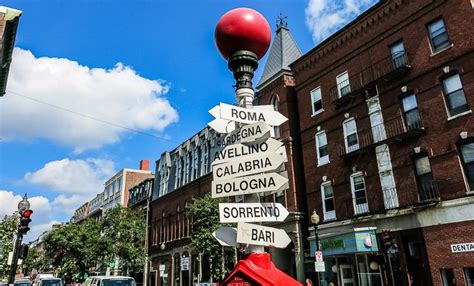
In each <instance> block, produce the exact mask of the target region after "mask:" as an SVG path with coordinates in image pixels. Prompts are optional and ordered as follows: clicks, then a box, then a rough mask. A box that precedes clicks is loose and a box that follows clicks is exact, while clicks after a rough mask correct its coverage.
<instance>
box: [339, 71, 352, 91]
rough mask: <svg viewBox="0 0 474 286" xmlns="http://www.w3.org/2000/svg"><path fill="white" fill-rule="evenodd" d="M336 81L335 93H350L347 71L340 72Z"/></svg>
mask: <svg viewBox="0 0 474 286" xmlns="http://www.w3.org/2000/svg"><path fill="white" fill-rule="evenodd" d="M336 83H337V94H338V96H339V97H343V96H344V95H347V94H349V93H351V85H350V83H349V73H348V72H347V71H345V72H343V73H341V74H340V75H338V76H337V77H336Z"/></svg>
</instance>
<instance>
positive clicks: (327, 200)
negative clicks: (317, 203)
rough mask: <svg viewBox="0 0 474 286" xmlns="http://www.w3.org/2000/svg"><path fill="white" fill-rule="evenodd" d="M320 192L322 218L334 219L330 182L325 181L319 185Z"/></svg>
mask: <svg viewBox="0 0 474 286" xmlns="http://www.w3.org/2000/svg"><path fill="white" fill-rule="evenodd" d="M321 194H322V198H323V210H324V220H325V221H327V220H331V219H335V218H336V210H335V208H334V194H333V191H332V185H331V182H326V183H323V184H322V185H321Z"/></svg>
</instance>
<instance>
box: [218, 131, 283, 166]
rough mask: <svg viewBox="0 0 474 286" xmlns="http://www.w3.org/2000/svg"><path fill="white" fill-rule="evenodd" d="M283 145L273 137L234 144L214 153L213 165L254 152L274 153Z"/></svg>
mask: <svg viewBox="0 0 474 286" xmlns="http://www.w3.org/2000/svg"><path fill="white" fill-rule="evenodd" d="M282 146H283V143H282V142H280V141H278V140H275V139H273V138H268V139H267V140H258V141H255V142H252V143H244V144H241V143H237V144H232V145H229V146H227V147H225V148H224V149H222V150H220V151H218V152H216V153H215V154H214V158H213V161H212V165H217V164H222V163H225V162H227V161H229V160H232V159H237V158H239V157H243V156H248V155H253V154H267V153H274V152H275V151H276V150H278V149H279V148H280V147H282Z"/></svg>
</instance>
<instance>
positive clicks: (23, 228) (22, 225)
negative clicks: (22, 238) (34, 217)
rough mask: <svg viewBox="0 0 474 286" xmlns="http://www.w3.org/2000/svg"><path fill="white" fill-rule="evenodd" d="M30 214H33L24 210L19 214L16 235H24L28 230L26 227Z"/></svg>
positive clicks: (29, 220)
mask: <svg viewBox="0 0 474 286" xmlns="http://www.w3.org/2000/svg"><path fill="white" fill-rule="evenodd" d="M32 213H33V211H32V210H24V211H21V212H20V216H21V218H20V224H19V226H18V233H19V234H21V235H24V234H26V233H27V232H28V231H29V230H30V228H29V227H28V225H29V224H30V222H31V218H30V216H31V214H32Z"/></svg>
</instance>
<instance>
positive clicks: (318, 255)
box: [314, 251, 323, 262]
mask: <svg viewBox="0 0 474 286" xmlns="http://www.w3.org/2000/svg"><path fill="white" fill-rule="evenodd" d="M314 256H315V257H316V262H323V252H322V251H316V252H315V253H314Z"/></svg>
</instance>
